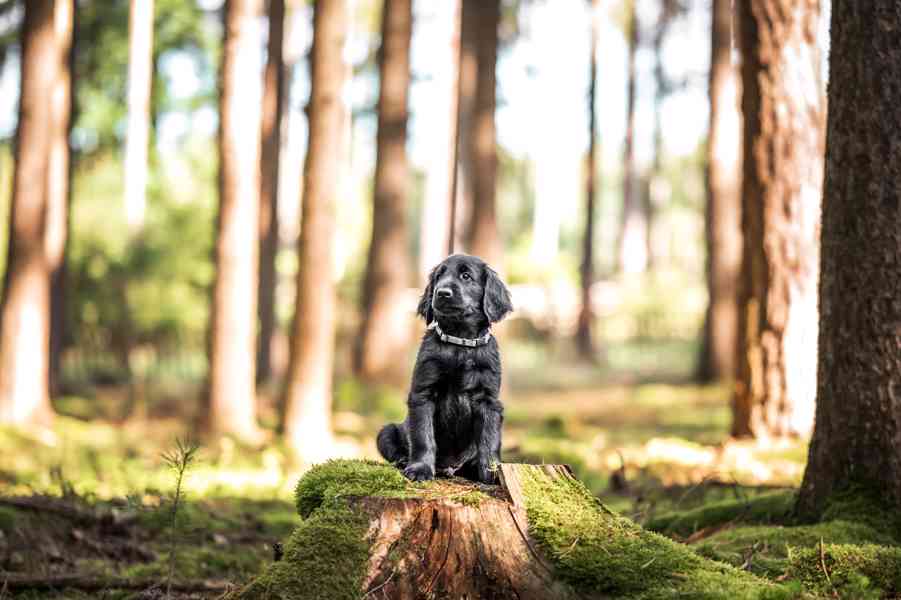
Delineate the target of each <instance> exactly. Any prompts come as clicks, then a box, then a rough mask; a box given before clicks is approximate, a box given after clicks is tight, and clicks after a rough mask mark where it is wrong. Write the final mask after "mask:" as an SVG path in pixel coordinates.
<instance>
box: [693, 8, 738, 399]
mask: <svg viewBox="0 0 901 600" xmlns="http://www.w3.org/2000/svg"><path fill="white" fill-rule="evenodd" d="M711 38H712V39H711V44H710V49H711V58H710V65H711V66H710V83H709V91H710V133H709V134H708V142H707V165H706V175H707V209H706V215H705V216H706V221H707V223H706V225H707V227H706V233H707V290H708V296H709V303H708V305H707V314H706V317H705V322H704V332H703V338H702V342H701V343H702V346H701V354H700V357H699V361H698V378H699V379H700V380H701V381H704V382H712V381H717V380H726V379H732V378H733V377H734V375H735V357H736V352H735V347H736V340H737V331H738V305H737V300H738V298H737V292H736V289H737V286H738V275H739V270H740V268H741V205H740V202H741V196H740V195H739V193H740V191H741V190H740V188H741V171H740V169H741V115H740V114H739V112H738V109H739V106H738V104H739V101H738V95H739V81H738V76H737V73H736V72H735V68H734V67H733V66H732V56H731V55H732V2H731V0H714V2H713V27H712V35H711Z"/></svg>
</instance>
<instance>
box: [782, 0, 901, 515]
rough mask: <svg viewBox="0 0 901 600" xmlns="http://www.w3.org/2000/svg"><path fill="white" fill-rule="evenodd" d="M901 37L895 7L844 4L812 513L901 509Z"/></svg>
mask: <svg viewBox="0 0 901 600" xmlns="http://www.w3.org/2000/svg"><path fill="white" fill-rule="evenodd" d="M899 31H901V9H899V7H898V3H897V2H895V1H893V0H874V1H873V2H857V1H855V0H833V3H832V29H831V36H832V47H831V51H830V74H829V81H830V85H829V127H828V143H827V149H826V185H825V193H824V197H823V220H822V228H823V232H822V236H823V245H822V263H821V265H822V270H821V274H820V337H819V353H818V358H819V362H818V369H819V379H818V384H817V407H816V427H815V429H814V434H813V440H812V442H811V445H810V457H809V460H808V463H807V471H806V472H805V474H804V482H803V484H802V485H801V491H800V495H799V498H798V508H799V509H800V512H801V514H802V515H805V516H807V517H816V516H818V515H819V513H820V511H821V510H822V509H823V507H824V505H825V503H826V500H827V499H828V498H829V496H830V495H831V494H832V493H834V492H837V491H841V490H842V489H843V488H847V487H849V486H851V485H864V486H869V487H870V489H871V490H872V492H873V493H874V494H878V495H879V496H880V497H882V498H884V499H885V500H887V501H888V502H890V503H892V504H893V505H894V506H895V507H898V508H901V327H899V324H901V277H899V273H901V146H899V145H898V143H897V140H898V138H899V136H901V87H899V86H898V85H897V82H898V81H901V46H899V45H898V32H899ZM889 82H893V83H892V84H889Z"/></svg>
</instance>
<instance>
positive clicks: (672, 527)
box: [645, 491, 796, 537]
mask: <svg viewBox="0 0 901 600" xmlns="http://www.w3.org/2000/svg"><path fill="white" fill-rule="evenodd" d="M795 497H796V496H795V492H793V491H784V492H774V493H772V494H763V495H760V496H757V497H756V498H751V499H750V500H747V501H738V500H736V501H729V502H715V503H711V504H706V505H704V506H701V507H699V508H696V509H694V510H688V511H683V512H672V513H668V514H665V515H660V516H659V517H656V518H654V519H651V520H650V521H648V522H647V523H646V524H645V527H646V528H647V529H650V530H651V531H656V532H658V533H662V534H664V535H669V536H680V537H688V536H690V535H691V534H693V533H695V532H696V531H700V530H702V529H707V528H708V527H717V526H719V525H725V524H727V523H745V524H751V523H755V524H770V523H778V524H785V523H788V522H790V521H791V518H792V513H793V511H794V507H795Z"/></svg>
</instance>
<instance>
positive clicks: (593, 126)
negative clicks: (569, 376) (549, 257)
mask: <svg viewBox="0 0 901 600" xmlns="http://www.w3.org/2000/svg"><path fill="white" fill-rule="evenodd" d="M600 35H601V2H600V0H591V45H590V51H591V58H590V60H589V64H590V67H589V73H590V75H589V77H590V80H589V82H588V165H587V166H586V168H585V232H584V233H583V234H582V264H581V265H580V268H579V279H580V283H581V291H582V298H581V300H582V304H581V307H580V309H579V321H578V324H577V327H576V347H577V348H578V350H579V354H580V355H581V356H582V358H585V359H587V360H590V361H595V360H597V355H596V353H595V346H594V340H593V339H592V334H591V329H592V322H593V321H594V311H593V310H592V307H591V286H592V284H593V283H594V218H595V194H596V192H597V188H598V185H597V154H598V148H597V146H598V143H597V139H598V131H597V107H596V104H597V102H596V98H597V89H598V46H599V40H600Z"/></svg>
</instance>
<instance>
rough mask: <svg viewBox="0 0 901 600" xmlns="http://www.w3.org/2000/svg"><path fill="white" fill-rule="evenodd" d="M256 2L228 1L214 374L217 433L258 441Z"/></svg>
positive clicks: (211, 423)
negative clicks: (250, 92)
mask: <svg viewBox="0 0 901 600" xmlns="http://www.w3.org/2000/svg"><path fill="white" fill-rule="evenodd" d="M258 15H259V4H258V2H257V0H227V2H226V4H225V41H224V47H223V51H222V67H221V75H220V77H221V83H220V85H221V91H220V100H219V114H220V118H219V156H220V158H219V160H220V164H219V216H218V223H217V225H218V227H217V238H216V251H215V252H216V281H215V284H214V289H213V306H212V321H211V336H210V339H211V350H210V375H209V412H208V414H207V418H208V427H209V429H210V431H212V432H214V433H219V434H223V433H225V434H231V435H236V436H238V437H240V438H243V439H246V440H249V441H253V440H256V439H257V438H258V436H259V432H258V429H257V422H256V391H255V363H256V360H255V359H256V315H257V311H256V299H257V292H256V289H257V266H258V264H257V250H258V248H257V245H258V239H259V238H258V234H259V189H260V188H259V184H260V175H259V164H260V162H259V160H260V154H259V152H260V128H259V124H258V123H254V122H252V119H248V118H247V114H248V113H251V112H252V111H251V109H250V106H249V103H251V102H253V99H252V98H248V97H247V94H243V93H242V90H241V87H240V86H241V85H242V82H243V81H246V80H248V79H250V78H253V77H257V76H258V68H257V66H256V65H255V64H254V62H253V57H254V54H253V46H254V45H255V44H256V43H257V41H258V40H257V37H256V36H255V35H254V33H255V32H254V21H255V19H256V18H257V17H258Z"/></svg>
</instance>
